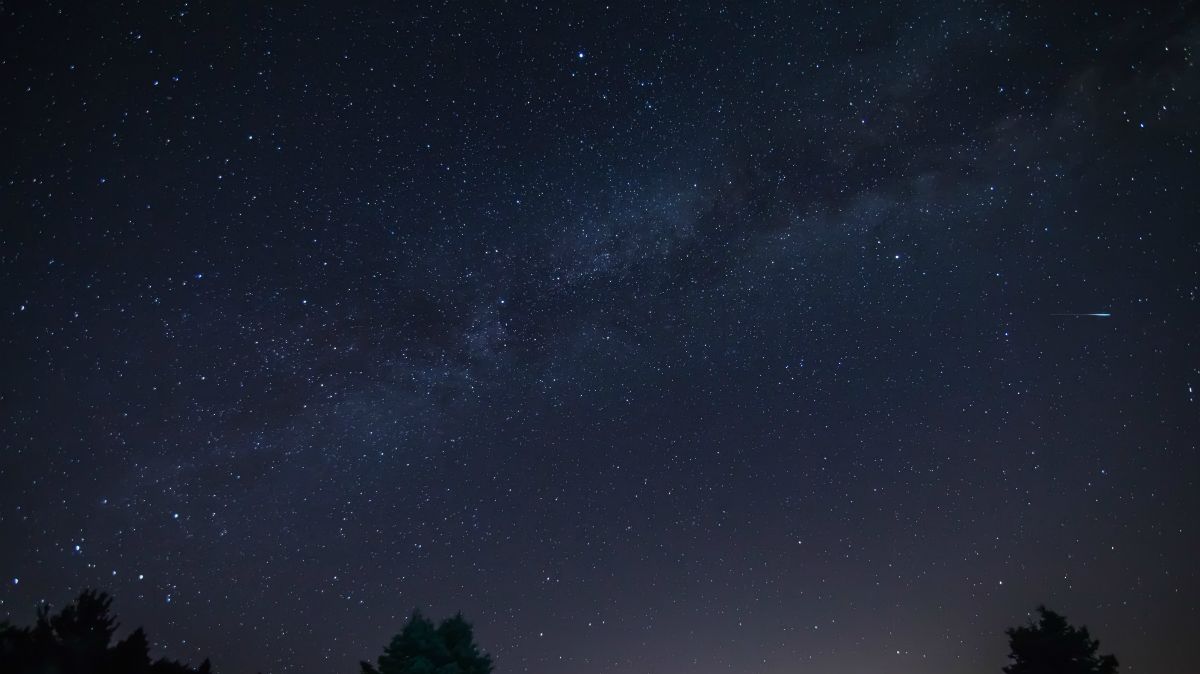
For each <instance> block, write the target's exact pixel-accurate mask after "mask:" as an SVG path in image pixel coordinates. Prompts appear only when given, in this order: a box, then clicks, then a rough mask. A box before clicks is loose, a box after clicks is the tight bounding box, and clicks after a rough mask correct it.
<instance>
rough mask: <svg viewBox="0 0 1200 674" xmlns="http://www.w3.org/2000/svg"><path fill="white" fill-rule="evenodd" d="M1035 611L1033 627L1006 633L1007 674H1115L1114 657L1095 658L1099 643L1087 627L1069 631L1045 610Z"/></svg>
mask: <svg viewBox="0 0 1200 674" xmlns="http://www.w3.org/2000/svg"><path fill="white" fill-rule="evenodd" d="M1037 610H1038V615H1039V619H1038V621H1037V622H1036V623H1035V622H1032V621H1031V622H1030V623H1029V624H1028V625H1026V626H1023V627H1014V628H1011V629H1008V630H1006V631H1005V634H1007V635H1008V645H1009V651H1010V653H1009V654H1008V659H1009V660H1012V663H1011V664H1009V665H1006V666H1005V667H1004V671H1005V672H1006V674H1116V672H1117V664H1118V663H1117V659H1116V657H1114V656H1112V655H1096V651H1097V650H1098V649H1099V648H1100V642H1099V641H1097V640H1095V639H1092V637H1091V635H1090V634H1088V629H1087V628H1086V627H1080V628H1079V629H1076V628H1074V627H1072V626H1071V625H1070V624H1069V623H1068V622H1067V619H1066V618H1064V617H1063V616H1061V615H1059V614H1057V613H1055V612H1054V611H1051V610H1050V609H1047V608H1046V607H1045V606H1039V607H1038V609H1037Z"/></svg>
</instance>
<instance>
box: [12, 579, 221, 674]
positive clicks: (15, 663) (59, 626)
mask: <svg viewBox="0 0 1200 674" xmlns="http://www.w3.org/2000/svg"><path fill="white" fill-rule="evenodd" d="M111 605H112V598H111V597H109V596H108V595H107V594H105V593H103V592H96V591H94V590H84V591H83V592H81V593H80V594H79V596H78V597H77V598H76V599H75V601H73V602H71V603H70V604H68V605H67V606H65V607H63V609H62V610H61V611H59V612H58V614H57V615H50V607H49V606H46V605H42V606H41V607H40V608H39V609H38V612H37V619H36V620H35V621H34V624H33V626H32V627H15V626H13V625H10V624H8V623H0V672H4V674H211V665H210V664H209V662H208V660H205V661H204V662H203V663H202V664H201V665H200V667H199V668H193V667H189V666H187V665H184V664H181V663H178V662H175V661H172V660H166V659H160V660H157V661H154V662H151V660H150V644H149V642H148V641H147V640H146V633H145V632H144V631H142V629H141V628H140V627H139V628H138V629H136V630H134V631H133V632H132V633H131V634H130V635H129V636H127V637H125V638H124V639H122V640H121V641H119V642H117V643H116V644H115V645H113V646H111V647H110V646H109V643H110V642H111V641H112V637H113V633H114V632H116V629H117V626H118V623H117V621H116V617H115V616H113V615H111V614H110V613H109V608H110V607H111Z"/></svg>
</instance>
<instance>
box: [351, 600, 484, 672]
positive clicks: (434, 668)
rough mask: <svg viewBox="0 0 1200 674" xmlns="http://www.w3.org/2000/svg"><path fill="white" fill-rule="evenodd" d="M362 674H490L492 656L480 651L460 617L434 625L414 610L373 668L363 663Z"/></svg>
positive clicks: (466, 623) (459, 615)
mask: <svg viewBox="0 0 1200 674" xmlns="http://www.w3.org/2000/svg"><path fill="white" fill-rule="evenodd" d="M361 665H362V674H491V671H492V658H491V656H489V655H487V654H486V653H483V652H481V651H480V650H479V646H478V645H476V643H475V636H474V634H473V633H472V631H471V624H470V623H468V622H467V621H466V620H464V619H463V617H462V614H461V613H459V614H456V615H455V616H454V617H453V618H448V619H446V620H443V621H442V623H441V624H440V625H438V626H437V627H436V628H435V627H434V626H433V623H432V622H431V621H430V620H429V619H428V618H426V617H425V616H423V615H421V612H420V611H414V612H413V614H412V617H411V618H409V619H408V623H407V624H406V625H405V626H404V629H403V630H401V631H400V633H399V634H397V635H396V636H394V637H392V640H391V642H390V643H389V644H388V645H387V647H386V648H384V649H383V655H381V656H379V659H378V661H377V664H376V665H372V664H370V663H369V662H363V663H361Z"/></svg>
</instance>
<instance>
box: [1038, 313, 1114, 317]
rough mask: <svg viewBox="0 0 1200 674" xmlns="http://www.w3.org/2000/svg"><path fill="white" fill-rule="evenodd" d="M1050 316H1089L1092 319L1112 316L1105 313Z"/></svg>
mask: <svg viewBox="0 0 1200 674" xmlns="http://www.w3.org/2000/svg"><path fill="white" fill-rule="evenodd" d="M1050 315H1051V316H1091V317H1093V318H1108V317H1110V316H1112V314H1110V313H1107V312H1105V313H1096V314H1050Z"/></svg>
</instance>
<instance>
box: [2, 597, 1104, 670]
mask: <svg viewBox="0 0 1200 674" xmlns="http://www.w3.org/2000/svg"><path fill="white" fill-rule="evenodd" d="M111 605H112V598H111V597H109V596H108V595H107V594H105V593H103V592H96V591H93V590H85V591H84V592H83V593H81V594H80V595H79V596H78V597H77V598H76V599H75V600H74V601H73V602H71V603H70V604H68V605H67V606H64V607H63V609H62V610H61V611H59V612H58V613H56V614H54V615H51V614H50V607H49V606H42V607H41V608H39V609H38V611H37V617H36V619H35V620H34V623H33V625H32V626H30V627H15V626H13V625H10V624H8V623H0V673H2V674H211V673H212V666H211V665H210V664H209V661H208V660H207V659H206V660H204V662H202V663H200V665H199V666H197V667H192V666H190V665H185V664H183V663H180V662H176V661H174V660H167V659H158V660H151V659H150V644H149V642H148V641H147V639H146V633H145V632H144V631H142V629H141V628H140V627H139V628H138V629H136V630H134V631H133V632H131V633H130V634H129V636H127V637H125V638H124V639H122V640H120V641H117V642H115V643H114V642H113V636H114V634H115V632H116V629H117V626H118V623H117V621H116V618H115V617H114V616H113V615H112V614H111V612H110V608H111ZM1005 634H1007V635H1008V645H1009V655H1008V659H1009V661H1010V662H1009V664H1008V665H1007V666H1005V667H1004V668H1003V670H1004V672H1005V674H1116V673H1117V667H1118V663H1117V659H1116V657H1114V656H1112V655H1100V654H1099V648H1100V642H1099V641H1097V640H1095V639H1093V638H1092V637H1091V634H1089V633H1088V629H1087V628H1086V627H1080V628H1075V627H1074V626H1072V625H1071V624H1070V623H1069V622H1067V619H1066V618H1064V617H1063V616H1061V615H1059V614H1058V613H1055V612H1054V611H1051V610H1049V609H1047V608H1046V607H1044V606H1040V607H1038V618H1037V620H1036V621H1031V622H1030V623H1028V624H1027V625H1022V626H1020V627H1014V628H1012V629H1009V630H1007V631H1006V632H1005ZM359 670H360V674H491V671H492V659H491V657H490V656H489V655H487V654H486V653H484V652H483V651H482V650H480V648H479V645H478V644H476V643H475V636H474V633H473V632H472V629H471V624H470V623H468V622H467V621H466V620H465V619H463V617H462V615H461V614H459V615H455V616H454V617H453V618H448V619H446V620H443V621H441V623H439V624H437V625H434V624H433V622H432V621H430V620H429V619H428V618H426V617H425V616H423V615H421V613H420V612H419V611H418V612H415V613H413V615H412V617H411V618H409V620H408V623H407V624H405V626H404V629H403V630H401V631H400V633H399V634H397V635H396V636H395V637H393V638H392V640H391V641H390V642H389V643H388V645H387V646H386V647H385V648H384V649H383V654H382V655H380V656H379V657H378V658H377V659H376V661H375V663H374V664H372V663H369V662H361V663H359Z"/></svg>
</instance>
